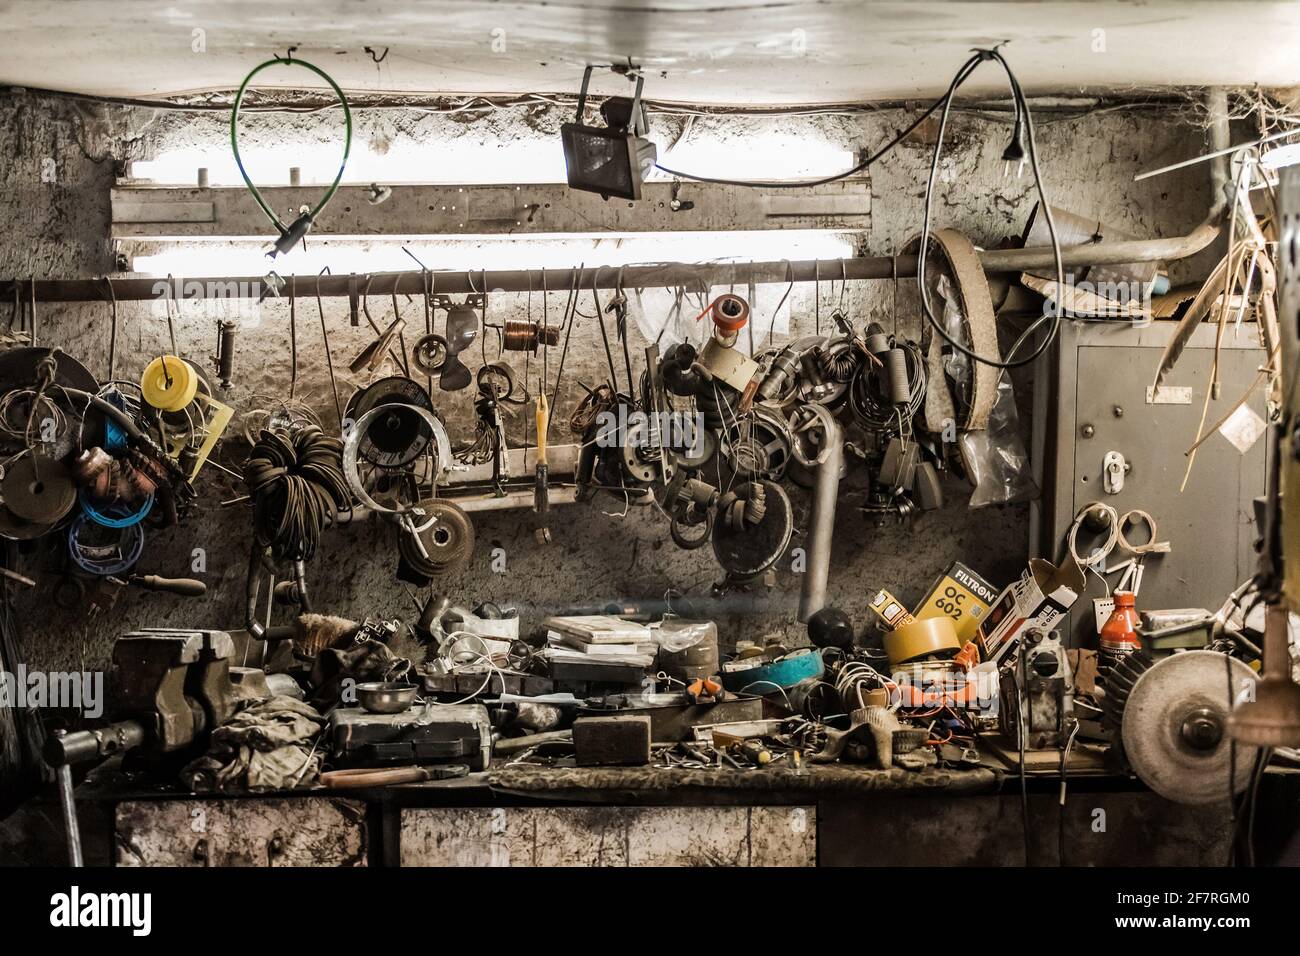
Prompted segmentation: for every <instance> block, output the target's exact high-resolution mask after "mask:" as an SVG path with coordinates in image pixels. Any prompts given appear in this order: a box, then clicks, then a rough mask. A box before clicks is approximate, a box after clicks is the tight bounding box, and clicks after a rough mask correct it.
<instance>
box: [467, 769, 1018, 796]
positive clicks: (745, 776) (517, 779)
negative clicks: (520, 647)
mask: <svg viewBox="0 0 1300 956" xmlns="http://www.w3.org/2000/svg"><path fill="white" fill-rule="evenodd" d="M488 784H489V785H490V786H492V787H493V788H495V789H498V790H510V791H515V792H524V793H537V792H541V791H575V790H588V791H591V790H597V791H598V790H645V791H665V790H695V789H714V790H744V791H779V792H792V791H793V792H807V793H828V794H829V793H836V792H840V793H864V792H882V791H893V792H900V793H902V792H943V793H992V792H993V791H995V790H996V789H997V787H998V774H997V773H996V772H995V771H993V770H988V769H986V768H983V767H979V768H974V769H970V770H939V769H930V770H922V771H919V772H913V771H909V770H902V769H899V768H894V769H892V770H873V769H871V768H868V767H856V766H853V767H851V766H845V765H827V766H810V767H805V769H804V771H803V772H802V773H798V772H795V771H793V770H788V769H785V768H779V769H778V768H767V769H763V770H699V769H693V768H685V767H674V768H670V769H659V768H655V767H542V766H532V765H528V764H513V765H511V766H506V767H499V768H496V769H494V770H492V771H490V772H489V774H488Z"/></svg>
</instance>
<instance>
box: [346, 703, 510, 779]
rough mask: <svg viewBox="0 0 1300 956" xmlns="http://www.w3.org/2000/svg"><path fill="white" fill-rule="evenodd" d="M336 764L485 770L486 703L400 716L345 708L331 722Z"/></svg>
mask: <svg viewBox="0 0 1300 956" xmlns="http://www.w3.org/2000/svg"><path fill="white" fill-rule="evenodd" d="M330 738H331V741H332V742H333V746H334V760H335V761H336V762H337V763H338V764H339V765H340V766H346V767H387V766H392V765H394V764H427V763H444V762H453V761H454V762H456V763H466V764H468V765H469V768H470V769H471V770H485V769H487V765H488V763H489V761H490V760H491V758H492V724H491V721H490V720H489V719H488V712H487V708H486V707H484V706H483V705H482V704H435V703H425V704H416V705H415V706H413V707H410V708H408V709H407V710H405V711H403V712H402V713H400V714H372V713H370V712H368V711H366V710H363V709H362V708H360V707H340V708H339V709H338V710H336V711H334V713H333V715H331V717H330Z"/></svg>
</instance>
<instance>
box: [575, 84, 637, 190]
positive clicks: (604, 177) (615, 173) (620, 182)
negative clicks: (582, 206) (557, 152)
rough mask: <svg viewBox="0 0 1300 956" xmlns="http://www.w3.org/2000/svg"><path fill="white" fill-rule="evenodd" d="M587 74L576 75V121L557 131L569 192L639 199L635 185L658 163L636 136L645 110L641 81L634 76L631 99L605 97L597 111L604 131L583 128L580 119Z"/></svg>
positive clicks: (583, 106)
mask: <svg viewBox="0 0 1300 956" xmlns="http://www.w3.org/2000/svg"><path fill="white" fill-rule="evenodd" d="M591 70H592V68H591V67H587V69H586V70H585V71H584V72H583V74H582V92H581V93H579V94H578V116H577V119H576V121H575V122H572V123H565V124H564V125H563V126H561V127H560V138H561V139H562V140H563V142H564V165H565V168H566V169H567V170H568V174H569V188H570V189H582V190H585V191H587V192H593V193H600V195H601V196H602V197H603V198H605V199H609V198H610V197H611V196H613V197H615V198H618V199H640V198H641V181H642V179H644V178H645V176H646V174H648V173H649V172H650V170H651V169H653V168H654V164H655V161H656V160H657V159H658V153H657V151H656V149H655V145H654V143H652V142H650V141H649V140H648V139H646V138H645V137H644V136H643V135H642V134H644V133H645V132H646V129H647V124H646V118H645V110H644V109H643V108H642V106H641V85H642V83H643V79H642V78H641V77H640V76H638V77H637V80H636V94H635V95H634V96H633V98H632V99H630V100H629V99H627V98H626V97H622V96H615V97H610V98H609V99H608V100H606V101H605V103H604V105H602V106H601V110H600V112H601V116H602V117H603V118H604V120H605V122H606V123H607V124H608V125H607V126H603V127H602V126H587V125H586V124H585V123H583V122H582V116H583V111H584V110H585V108H586V106H587V86H588V84H589V83H590V82H591Z"/></svg>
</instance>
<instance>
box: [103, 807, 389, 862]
mask: <svg viewBox="0 0 1300 956" xmlns="http://www.w3.org/2000/svg"><path fill="white" fill-rule="evenodd" d="M114 842H115V845H116V852H117V865H118V866H365V865H366V849H367V839H366V808H365V804H363V803H361V802H359V801H356V800H341V799H334V798H328V797H294V798H292V799H285V800H258V799H249V800H135V801H126V802H124V803H119V804H118V805H117V809H116V814H115V830H114Z"/></svg>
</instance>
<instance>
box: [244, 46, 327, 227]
mask: <svg viewBox="0 0 1300 956" xmlns="http://www.w3.org/2000/svg"><path fill="white" fill-rule="evenodd" d="M276 64H284V65H286V66H301V67H303V68H304V69H307V70H311V71H312V72H313V73H315V74H316V75H317V76H319V77H320V78H321V79H323V80H324V81H325V82H326V83H328V84H329V86H330V89H332V90H333V91H334V93H335V95H337V96H338V98H339V103H341V104H342V106H343V123H344V127H345V136H344V140H343V159H342V160H340V162H339V171H338V173H337V174H336V175H335V176H334V182H333V183H331V184H330V187H329V189H327V190H325V195H324V196H322V197H321V200H320V202H318V203H316V205H315V206H314V207H313V208H312V210H311V212H309V213H308V214H307V218H308V219H309V220H314V219H315V218H316V217H317V216H319V215H320V214H321V212H322V211H323V210H324V209H325V206H326V204H327V203H329V201H330V200H331V199H333V198H334V194H335V193H336V192H338V188H339V183H340V182H342V181H343V170H344V169H345V168H346V167H347V164H348V151H349V150H350V149H351V148H352V111H351V110H350V109H349V108H348V98H347V97H346V96H345V95H344V94H343V90H342V89H341V88H340V87H339V85H338V84H337V83H335V82H334V78H333V77H332V76H330V75H329V74H328V73H326V72H325V71H324V70H322V69H321V68H320V67H318V66H315V65H314V64H311V63H308V62H307V61H306V60H294V59H287V60H281V59H279V58H278V57H277V58H275V59H273V60H267V61H266V62H265V63H260V64H258V65H257V66H255V67H253V69H252V71H250V72H249V74H248V76H246V77H244V82H243V83H241V84H239V92H238V93H237V94H235V103H234V106H232V107H231V110H230V149H231V151H232V152H233V153H234V154H235V165H236V166H238V167H239V175H241V176H243V177H244V183H245V185H247V186H248V191H249V192H251V193H252V194H253V198H254V199H255V200H257V204H258V205H259V206H261V207H262V212H264V213H266V217H267V218H268V219H270V220H271V222H272V224H274V226H275V228H277V229H279V230H280V232H281V234H284V233H286V232H287V231H288V230H289V227H288V226H286V225H285V224H284V223H283V222H282V221H281V220H280V217H279V216H277V215H276V214H275V211H274V210H273V209H271V207H270V206H269V205H267V202H266V200H265V199H264V198H262V194H261V192H259V191H258V188H257V186H255V185H254V184H253V180H252V179H251V178H250V177H249V175H248V171H247V170H246V169H244V161H243V159H242V158H241V157H240V155H239V107H240V105H241V104H242V103H243V102H244V93H245V92H247V90H248V84H249V83H250V82H252V79H253V77H255V76H257V74H259V73H261V72H262V71H263V70H265V69H266V68H267V67H269V66H275V65H276Z"/></svg>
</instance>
